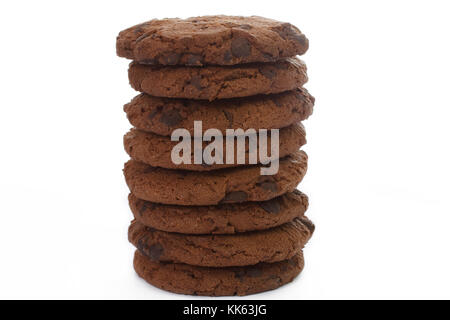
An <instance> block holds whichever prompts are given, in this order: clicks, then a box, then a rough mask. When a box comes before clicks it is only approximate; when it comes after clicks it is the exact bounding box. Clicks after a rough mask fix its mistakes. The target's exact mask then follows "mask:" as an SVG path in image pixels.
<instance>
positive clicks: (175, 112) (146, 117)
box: [124, 88, 314, 136]
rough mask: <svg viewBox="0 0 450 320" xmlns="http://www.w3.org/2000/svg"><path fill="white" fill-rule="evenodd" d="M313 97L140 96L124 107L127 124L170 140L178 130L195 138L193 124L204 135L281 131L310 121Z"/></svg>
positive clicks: (287, 94)
mask: <svg viewBox="0 0 450 320" xmlns="http://www.w3.org/2000/svg"><path fill="white" fill-rule="evenodd" d="M313 106H314V97H313V96H311V95H310V94H309V93H308V91H307V90H306V89H304V88H299V89H295V90H292V91H286V92H283V93H278V94H273V95H258V96H253V97H247V98H235V99H225V100H216V101H213V102H209V101H206V100H187V99H170V98H160V97H153V96H149V95H147V94H145V93H141V94H140V95H138V96H136V97H135V98H134V99H133V100H132V101H131V102H130V103H128V104H126V105H125V106H124V111H125V112H126V114H127V117H128V120H129V121H130V122H131V124H132V125H133V126H135V127H136V128H138V129H141V130H144V131H149V132H154V133H156V134H159V135H162V136H170V135H171V134H172V132H173V131H174V130H175V129H177V128H185V129H187V130H189V132H190V133H191V134H192V135H193V134H194V121H196V120H202V131H203V132H205V131H206V130H208V129H211V128H216V129H219V130H220V131H225V130H226V129H239V128H241V129H243V130H247V129H249V128H253V129H255V130H258V129H279V128H284V127H287V126H290V125H291V124H294V123H297V122H299V121H302V120H305V119H307V118H308V117H309V116H310V115H311V114H312V111H313Z"/></svg>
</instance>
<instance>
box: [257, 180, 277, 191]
mask: <svg viewBox="0 0 450 320" xmlns="http://www.w3.org/2000/svg"><path fill="white" fill-rule="evenodd" d="M257 185H258V187H260V188H262V189H264V190H268V191H271V192H276V191H277V190H278V186H277V184H276V183H275V182H273V181H263V182H260V183H258V184H257Z"/></svg>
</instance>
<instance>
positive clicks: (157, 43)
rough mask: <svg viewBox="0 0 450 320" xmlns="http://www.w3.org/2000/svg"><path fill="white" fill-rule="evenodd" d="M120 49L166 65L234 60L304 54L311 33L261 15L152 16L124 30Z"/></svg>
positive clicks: (121, 53)
mask: <svg viewBox="0 0 450 320" xmlns="http://www.w3.org/2000/svg"><path fill="white" fill-rule="evenodd" d="M116 49H117V54H118V55H119V56H120V57H125V58H128V59H132V60H137V61H143V62H146V63H151V64H162V65H177V64H180V65H190V66H202V65H204V64H215V65H232V64H241V63H249V62H272V61H276V60H279V59H281V58H287V57H293V56H295V55H301V54H303V53H305V52H306V50H308V39H307V38H306V37H305V36H304V35H303V34H302V33H301V32H300V30H298V29H297V28H296V27H294V26H293V25H291V24H289V23H284V22H279V21H275V20H272V19H267V18H262V17H256V16H252V17H233V16H206V17H193V18H189V19H185V20H183V19H178V18H175V19H162V20H156V19H155V20H151V21H148V22H145V23H141V24H138V25H136V26H134V27H131V28H128V29H126V30H123V31H122V32H120V33H119V35H118V37H117V41H116Z"/></svg>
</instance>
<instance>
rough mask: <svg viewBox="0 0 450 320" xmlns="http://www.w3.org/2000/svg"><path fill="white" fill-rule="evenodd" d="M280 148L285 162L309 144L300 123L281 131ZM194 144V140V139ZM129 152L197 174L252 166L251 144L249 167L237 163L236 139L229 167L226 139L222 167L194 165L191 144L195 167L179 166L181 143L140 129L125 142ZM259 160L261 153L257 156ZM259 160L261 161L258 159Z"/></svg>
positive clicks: (153, 163)
mask: <svg viewBox="0 0 450 320" xmlns="http://www.w3.org/2000/svg"><path fill="white" fill-rule="evenodd" d="M278 135H279V138H278V141H279V143H278V146H279V157H280V158H283V157H286V156H288V155H290V154H292V153H295V152H296V151H297V150H298V149H299V148H300V147H301V146H303V145H304V144H305V143H306V137H305V136H306V133H305V129H304V127H303V125H302V124H300V123H298V124H295V125H292V126H289V127H286V128H283V129H281V130H280V131H279V134H278ZM251 136H252V137H254V138H255V139H257V140H256V141H258V142H257V143H258V149H257V150H259V148H260V147H259V139H258V135H257V134H252V135H251ZM191 141H193V139H191ZM123 142H124V146H125V151H126V152H127V153H128V154H129V155H130V157H131V158H132V159H134V160H138V161H140V162H144V163H146V164H148V165H151V166H153V167H161V168H167V169H183V170H193V171H209V170H216V169H221V168H229V167H238V166H242V165H245V164H248V163H249V154H250V152H249V143H245V163H244V164H238V163H237V150H238V142H237V139H234V161H233V163H230V164H227V163H226V159H227V152H226V150H227V148H226V144H227V142H226V139H223V152H222V157H221V158H222V162H223V163H222V164H219V163H213V164H210V165H206V164H204V163H203V164H194V146H193V143H191V155H190V157H191V164H185V163H181V164H175V163H174V162H173V161H172V158H171V156H172V150H173V148H174V147H175V146H176V145H177V144H179V141H171V139H170V137H165V136H160V135H157V134H154V133H150V132H145V131H141V130H137V129H131V130H130V131H129V132H128V133H127V134H126V135H125V136H124V139H123ZM209 143H210V142H208V141H203V149H204V148H205V147H206V146H207V145H208V144H209ZM267 146H268V148H269V149H270V146H271V136H270V131H269V134H268V135H267ZM255 155H256V157H258V155H257V153H255ZM258 160H259V159H258Z"/></svg>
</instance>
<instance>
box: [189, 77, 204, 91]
mask: <svg viewBox="0 0 450 320" xmlns="http://www.w3.org/2000/svg"><path fill="white" fill-rule="evenodd" d="M201 80H202V78H200V77H199V76H193V77H192V78H191V85H193V86H194V87H195V88H196V89H197V90H202V89H203V87H202V83H201Z"/></svg>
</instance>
